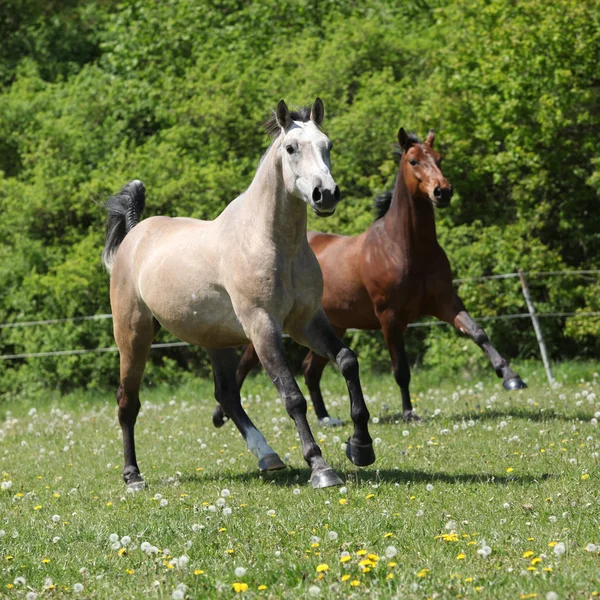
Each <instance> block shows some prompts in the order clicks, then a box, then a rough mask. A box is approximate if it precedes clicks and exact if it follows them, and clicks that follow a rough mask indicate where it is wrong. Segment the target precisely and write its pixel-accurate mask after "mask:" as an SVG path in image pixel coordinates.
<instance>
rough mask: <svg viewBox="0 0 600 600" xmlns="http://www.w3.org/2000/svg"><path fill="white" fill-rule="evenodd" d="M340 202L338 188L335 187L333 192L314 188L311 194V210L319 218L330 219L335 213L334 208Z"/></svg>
mask: <svg viewBox="0 0 600 600" xmlns="http://www.w3.org/2000/svg"><path fill="white" fill-rule="evenodd" d="M339 201H340V188H339V186H338V185H336V186H335V188H334V190H333V191H331V190H329V189H326V188H323V187H320V186H319V187H316V188H315V189H314V190H313V193H312V202H311V204H312V208H313V210H314V211H315V214H316V215H317V216H319V217H330V216H331V215H332V214H333V213H334V212H335V207H336V205H337V203H338V202H339Z"/></svg>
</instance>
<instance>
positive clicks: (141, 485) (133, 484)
mask: <svg viewBox="0 0 600 600" xmlns="http://www.w3.org/2000/svg"><path fill="white" fill-rule="evenodd" d="M146 487H147V486H146V482H145V481H144V480H143V479H142V480H138V481H130V482H129V483H128V484H127V491H128V492H141V491H142V490H145V489H146Z"/></svg>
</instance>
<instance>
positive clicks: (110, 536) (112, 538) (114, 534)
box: [108, 533, 119, 543]
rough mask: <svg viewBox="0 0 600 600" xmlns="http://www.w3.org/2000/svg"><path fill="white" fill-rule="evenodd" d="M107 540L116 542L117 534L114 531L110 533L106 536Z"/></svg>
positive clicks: (117, 539)
mask: <svg viewBox="0 0 600 600" xmlns="http://www.w3.org/2000/svg"><path fill="white" fill-rule="evenodd" d="M108 541H109V542H113V543H114V542H118V541H119V536H118V535H117V534H116V533H111V534H110V535H109V536H108Z"/></svg>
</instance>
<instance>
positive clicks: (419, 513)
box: [417, 510, 425, 517]
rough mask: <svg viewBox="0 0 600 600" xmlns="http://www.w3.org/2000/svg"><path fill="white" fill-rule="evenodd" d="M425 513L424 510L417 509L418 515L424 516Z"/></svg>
mask: <svg viewBox="0 0 600 600" xmlns="http://www.w3.org/2000/svg"><path fill="white" fill-rule="evenodd" d="M424 514H425V513H424V512H423V511H422V510H418V511H417V517H422V516H423V515H424Z"/></svg>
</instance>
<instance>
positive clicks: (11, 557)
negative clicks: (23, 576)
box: [6, 556, 14, 560]
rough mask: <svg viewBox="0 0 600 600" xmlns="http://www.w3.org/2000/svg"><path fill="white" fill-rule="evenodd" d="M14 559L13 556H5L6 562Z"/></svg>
mask: <svg viewBox="0 0 600 600" xmlns="http://www.w3.org/2000/svg"><path fill="white" fill-rule="evenodd" d="M13 558H14V556H7V557H6V560H12V559H13Z"/></svg>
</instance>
